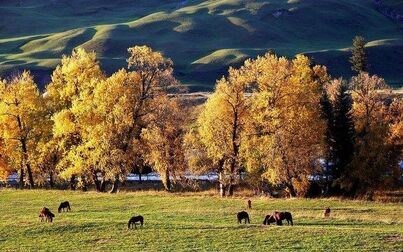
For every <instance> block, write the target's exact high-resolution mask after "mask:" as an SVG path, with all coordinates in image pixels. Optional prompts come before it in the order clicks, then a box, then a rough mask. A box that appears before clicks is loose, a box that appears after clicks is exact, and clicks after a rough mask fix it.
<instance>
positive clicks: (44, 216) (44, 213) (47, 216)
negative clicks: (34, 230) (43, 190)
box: [39, 207, 55, 222]
mask: <svg viewBox="0 0 403 252" xmlns="http://www.w3.org/2000/svg"><path fill="white" fill-rule="evenodd" d="M54 217H55V215H54V214H53V213H52V212H51V211H50V210H49V208H46V207H44V208H42V210H41V211H40V212H39V218H41V222H43V221H46V222H53V218H54Z"/></svg>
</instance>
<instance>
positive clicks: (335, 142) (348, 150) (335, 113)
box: [326, 79, 354, 186]
mask: <svg viewBox="0 0 403 252" xmlns="http://www.w3.org/2000/svg"><path fill="white" fill-rule="evenodd" d="M326 96H327V99H328V101H329V103H330V107H329V109H330V111H329V112H328V114H327V119H328V127H327V132H328V134H327V145H328V151H329V153H328V158H327V159H328V162H330V163H332V170H331V173H330V174H331V175H332V177H333V181H334V183H333V186H338V182H339V181H338V179H340V178H341V176H342V175H343V174H344V173H345V172H346V169H347V166H348V165H349V164H350V162H351V159H352V156H353V150H354V123H353V120H352V118H351V114H350V111H351V108H352V98H351V94H350V93H349V92H348V85H347V83H346V82H345V81H344V80H342V79H335V80H332V81H331V82H330V83H329V84H328V85H327V86H326Z"/></svg>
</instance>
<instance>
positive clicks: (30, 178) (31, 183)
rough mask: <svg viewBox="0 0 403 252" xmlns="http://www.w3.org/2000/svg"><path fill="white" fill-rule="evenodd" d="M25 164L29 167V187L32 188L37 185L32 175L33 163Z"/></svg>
mask: <svg viewBox="0 0 403 252" xmlns="http://www.w3.org/2000/svg"><path fill="white" fill-rule="evenodd" d="M25 166H26V167H27V172H28V182H29V188H30V189H32V188H34V187H35V184H34V177H33V176H32V170H31V165H30V164H29V163H28V162H27V163H26V164H25Z"/></svg>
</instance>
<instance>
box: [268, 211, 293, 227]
mask: <svg viewBox="0 0 403 252" xmlns="http://www.w3.org/2000/svg"><path fill="white" fill-rule="evenodd" d="M283 220H287V224H288V225H290V224H291V226H292V225H293V222H292V215H291V213H290V212H277V211H276V212H274V213H273V214H272V215H267V216H266V218H265V219H264V220H263V224H264V225H270V223H274V222H275V223H276V225H278V226H282V225H283Z"/></svg>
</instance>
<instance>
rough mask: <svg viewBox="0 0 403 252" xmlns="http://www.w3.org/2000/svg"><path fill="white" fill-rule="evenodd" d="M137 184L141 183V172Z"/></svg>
mask: <svg viewBox="0 0 403 252" xmlns="http://www.w3.org/2000/svg"><path fill="white" fill-rule="evenodd" d="M139 183H140V184H141V183H142V181H141V172H139Z"/></svg>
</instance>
